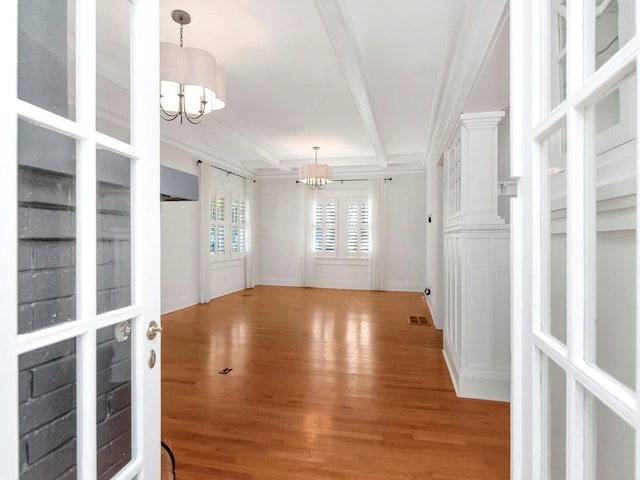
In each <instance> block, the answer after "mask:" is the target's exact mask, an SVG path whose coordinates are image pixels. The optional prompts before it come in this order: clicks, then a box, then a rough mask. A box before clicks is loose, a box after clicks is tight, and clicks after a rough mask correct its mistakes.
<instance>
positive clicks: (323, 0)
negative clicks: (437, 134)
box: [316, 0, 387, 168]
mask: <svg viewBox="0 0 640 480" xmlns="http://www.w3.org/2000/svg"><path fill="white" fill-rule="evenodd" d="M316 6H317V8H318V12H319V13H320V18H321V19H322V23H324V28H325V30H326V31H327V35H328V36H329V40H330V41H331V45H332V46H333V51H334V52H335V54H336V57H337V58H338V62H339V63H340V66H341V67H342V71H343V73H344V76H345V79H346V80H347V83H348V84H349V88H350V90H351V95H352V96H353V99H354V101H355V102H356V106H357V107H358V112H359V113H360V118H361V119H362V123H363V125H364V128H365V131H366V132H367V135H368V137H369V141H370V142H371V146H372V147H373V151H374V153H375V156H376V158H377V160H378V164H379V166H380V168H386V166H387V160H386V155H385V152H384V148H383V146H382V141H381V140H380V135H379V134H378V127H377V126H376V122H375V118H374V116H373V109H372V108H371V102H370V101H369V94H368V93H367V87H366V85H365V82H364V78H363V76H362V67H361V62H360V54H359V51H358V44H357V41H356V39H355V35H354V33H353V27H352V24H351V22H350V20H349V19H348V18H347V15H346V14H345V12H344V11H343V10H342V8H340V2H339V0H316Z"/></svg>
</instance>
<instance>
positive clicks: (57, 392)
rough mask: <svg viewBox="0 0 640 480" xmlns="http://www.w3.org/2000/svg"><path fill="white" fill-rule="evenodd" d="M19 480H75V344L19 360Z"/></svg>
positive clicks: (59, 345)
mask: <svg viewBox="0 0 640 480" xmlns="http://www.w3.org/2000/svg"><path fill="white" fill-rule="evenodd" d="M18 363H19V369H20V373H19V388H20V390H19V391H20V399H19V402H20V405H19V413H20V417H19V421H20V478H21V479H23V480H27V479H33V480H36V479H37V480H53V479H58V478H75V476H76V397H75V395H76V341H75V339H73V338H72V339H69V340H65V341H62V342H59V343H56V344H53V345H48V346H46V347H43V348H40V349H37V350H33V351H31V352H28V353H24V354H22V355H20V357H19V361H18Z"/></svg>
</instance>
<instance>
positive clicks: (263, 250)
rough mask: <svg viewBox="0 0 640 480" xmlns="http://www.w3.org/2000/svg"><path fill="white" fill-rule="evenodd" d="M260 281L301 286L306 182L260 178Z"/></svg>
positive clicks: (270, 283) (258, 195)
mask: <svg viewBox="0 0 640 480" xmlns="http://www.w3.org/2000/svg"><path fill="white" fill-rule="evenodd" d="M258 183H259V184H260V188H259V189H258V194H257V198H258V203H259V204H260V211H261V213H262V215H261V218H259V219H258V238H259V239H260V246H259V248H258V255H259V258H258V265H259V267H258V268H259V270H260V278H259V281H258V283H262V284H265V285H287V286H301V285H302V273H303V270H302V268H303V259H304V244H303V241H304V211H303V210H304V209H303V205H304V190H303V189H304V186H303V185H299V184H296V182H295V180H294V179H292V178H286V179H277V180H266V179H265V180H260V181H259V182H258Z"/></svg>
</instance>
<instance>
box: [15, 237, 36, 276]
mask: <svg viewBox="0 0 640 480" xmlns="http://www.w3.org/2000/svg"><path fill="white" fill-rule="evenodd" d="M32 262H33V242H30V241H27V240H20V241H18V271H22V270H29V269H31V268H32Z"/></svg>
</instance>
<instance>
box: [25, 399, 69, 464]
mask: <svg viewBox="0 0 640 480" xmlns="http://www.w3.org/2000/svg"><path fill="white" fill-rule="evenodd" d="M75 436H76V414H75V412H71V413H69V414H67V415H65V416H64V417H61V418H58V419H57V420H55V421H53V422H51V423H49V424H47V425H46V426H44V427H42V428H39V429H37V430H34V431H33V432H31V433H30V434H29V435H26V436H25V437H24V439H25V441H26V442H27V461H28V463H29V464H33V463H35V462H37V461H38V460H40V459H41V458H42V457H44V456H45V455H47V454H49V453H51V452H52V451H53V450H55V449H57V448H58V447H59V446H61V445H63V444H64V443H67V442H68V441H69V440H72V439H74V438H75Z"/></svg>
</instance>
